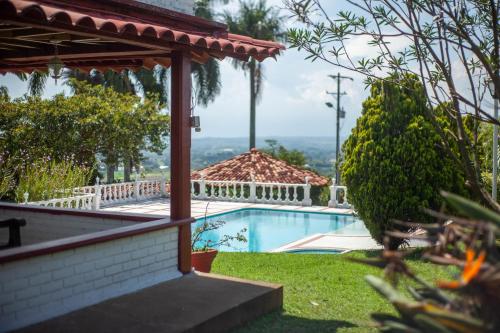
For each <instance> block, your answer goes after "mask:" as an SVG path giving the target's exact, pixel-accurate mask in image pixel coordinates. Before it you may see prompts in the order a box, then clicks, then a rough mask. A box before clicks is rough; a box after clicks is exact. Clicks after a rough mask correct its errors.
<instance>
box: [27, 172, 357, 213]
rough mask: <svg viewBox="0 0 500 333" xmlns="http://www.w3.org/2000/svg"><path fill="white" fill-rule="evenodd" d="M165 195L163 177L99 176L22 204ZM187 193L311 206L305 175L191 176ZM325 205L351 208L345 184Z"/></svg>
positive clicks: (88, 204)
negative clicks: (279, 178) (103, 180)
mask: <svg viewBox="0 0 500 333" xmlns="http://www.w3.org/2000/svg"><path fill="white" fill-rule="evenodd" d="M334 183H335V182H334ZM169 195H170V184H169V183H167V182H166V180H165V178H157V179H143V180H140V179H139V178H138V177H136V180H135V181H133V182H126V183H115V184H100V182H99V178H97V179H96V184H95V185H94V186H84V187H79V188H76V189H74V191H73V196H71V197H68V198H57V199H51V200H45V201H39V202H27V201H28V200H27V197H25V203H29V204H34V205H40V206H47V207H67V208H77V209H94V210H97V209H99V208H100V207H102V206H108V205H115V204H122V203H126V202H134V201H143V200H149V199H153V198H159V197H168V196H169ZM191 195H192V198H193V199H197V200H214V201H230V202H248V203H269V204H281V205H301V206H311V205H312V200H311V184H309V180H308V179H307V178H306V179H305V184H285V183H264V182H255V181H250V182H240V181H211V180H205V179H193V180H191ZM328 206H329V207H337V208H351V205H350V204H349V203H348V202H347V187H346V186H338V185H332V186H330V201H328Z"/></svg>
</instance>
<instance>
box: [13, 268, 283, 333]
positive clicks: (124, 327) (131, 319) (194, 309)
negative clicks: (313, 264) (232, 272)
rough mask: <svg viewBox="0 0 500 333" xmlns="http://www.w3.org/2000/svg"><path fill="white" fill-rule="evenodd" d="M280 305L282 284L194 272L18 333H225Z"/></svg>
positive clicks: (276, 308)
mask: <svg viewBox="0 0 500 333" xmlns="http://www.w3.org/2000/svg"><path fill="white" fill-rule="evenodd" d="M282 303H283V288H282V286H280V285H276V284H269V283H263V282H255V281H249V280H242V279H236V278H230V277H225V276H219V275H214V274H203V273H191V274H188V275H185V276H183V277H182V278H179V279H176V280H173V281H168V282H164V283H160V284H158V285H155V286H153V287H150V288H146V289H143V290H140V291H138V292H135V293H132V294H128V295H125V296H121V297H117V298H114V299H110V300H108V301H105V302H102V303H99V304H96V305H93V306H89V307H86V308H83V309H80V310H77V311H74V312H72V313H69V314H66V315H63V316H60V317H57V318H54V319H51V320H48V321H45V322H42V323H40V324H36V325H33V326H29V327H27V328H24V329H21V330H19V331H17V332H68V333H80V332H82V333H83V332H151V333H153V332H170V333H175V332H223V331H228V330H230V329H232V328H235V327H238V326H241V325H243V324H245V323H247V322H249V321H250V320H252V319H255V318H257V317H258V316H260V315H263V314H265V313H268V312H270V311H274V310H278V309H281V307H282V305H283V304H282Z"/></svg>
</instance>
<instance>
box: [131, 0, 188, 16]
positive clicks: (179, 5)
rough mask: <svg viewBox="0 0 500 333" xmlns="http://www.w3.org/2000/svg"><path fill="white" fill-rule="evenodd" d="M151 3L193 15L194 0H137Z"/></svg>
mask: <svg viewBox="0 0 500 333" xmlns="http://www.w3.org/2000/svg"><path fill="white" fill-rule="evenodd" d="M137 1H139V2H144V3H147V4H150V5H154V6H158V7H163V8H167V9H170V10H175V11H176V12H181V13H184V14H189V15H193V13H194V0H137Z"/></svg>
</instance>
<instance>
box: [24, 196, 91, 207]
mask: <svg viewBox="0 0 500 333" xmlns="http://www.w3.org/2000/svg"><path fill="white" fill-rule="evenodd" d="M94 201H95V195H93V194H80V195H74V196H71V197H66V198H55V199H50V200H43V201H34V202H26V204H28V205H34V206H42V207H60V208H73V209H82V210H91V209H94V207H95V202H94Z"/></svg>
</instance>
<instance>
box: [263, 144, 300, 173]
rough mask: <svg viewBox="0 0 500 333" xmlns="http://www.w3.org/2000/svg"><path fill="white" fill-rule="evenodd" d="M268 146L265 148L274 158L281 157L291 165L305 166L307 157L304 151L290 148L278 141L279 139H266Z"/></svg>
mask: <svg viewBox="0 0 500 333" xmlns="http://www.w3.org/2000/svg"><path fill="white" fill-rule="evenodd" d="M266 143H267V145H268V146H269V147H268V148H265V149H263V151H264V152H265V153H268V154H269V155H271V156H272V157H274V158H277V159H280V160H282V161H285V162H287V163H288V164H291V165H296V166H299V167H302V168H303V167H305V165H306V162H307V159H306V156H305V155H304V153H303V152H301V151H300V150H297V149H292V150H288V149H286V148H285V146H283V145H281V144H279V143H278V141H277V140H266Z"/></svg>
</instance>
